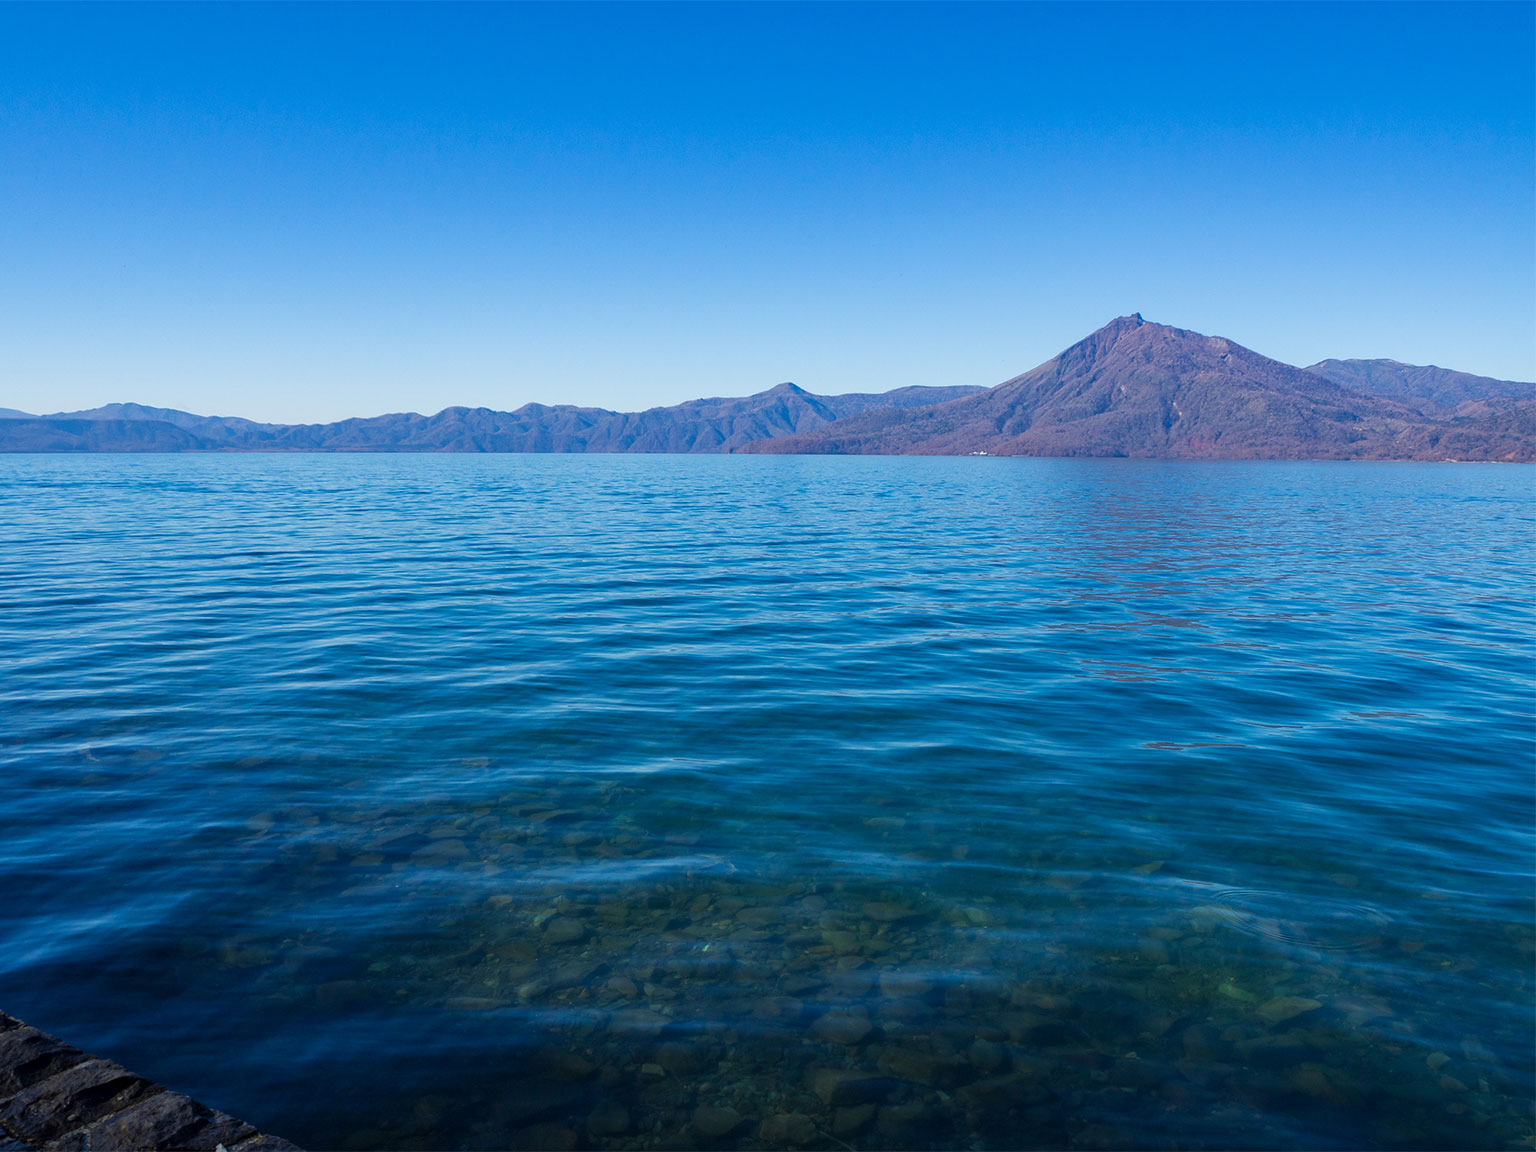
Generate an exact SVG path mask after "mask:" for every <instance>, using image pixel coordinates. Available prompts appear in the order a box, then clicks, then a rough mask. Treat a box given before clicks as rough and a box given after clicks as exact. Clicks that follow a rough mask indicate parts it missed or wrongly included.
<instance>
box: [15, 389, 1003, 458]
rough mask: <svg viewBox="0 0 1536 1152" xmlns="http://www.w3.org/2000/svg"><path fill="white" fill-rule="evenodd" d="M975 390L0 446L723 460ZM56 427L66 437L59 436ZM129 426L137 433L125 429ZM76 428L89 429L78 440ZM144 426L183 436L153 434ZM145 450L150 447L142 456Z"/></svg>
mask: <svg viewBox="0 0 1536 1152" xmlns="http://www.w3.org/2000/svg"><path fill="white" fill-rule="evenodd" d="M979 391H981V389H980V388H979V387H976V386H970V385H966V386H955V387H943V388H922V387H911V388H898V389H896V390H894V391H892V392H887V393H863V392H854V393H848V394H846V395H842V396H817V395H814V394H812V393H810V392H807V391H806V390H805V389H803V388H799V387H797V386H796V385H794V384H780V385H778V386H777V387H775V388H770V389H769V390H768V391H766V392H760V393H757V394H756V395H754V396H744V397H712V398H708V399H702V400H690V401H687V402H686V403H683V404H674V405H671V406H669V407H662V408H651V409H648V410H646V411H644V412H611V411H609V410H607V409H605V408H578V407H575V406H572V405H546V404H525V405H524V406H523V407H521V408H519V409H517V411H515V412H498V411H495V410H493V409H490V408H463V407H455V408H445V409H444V410H443V411H441V412H438V413H436V414H435V415H432V416H423V415H420V414H419V413H415V412H405V413H393V414H390V415H385V416H371V417H364V418H355V419H350V420H340V421H337V422H335V423H332V424H261V423H257V422H255V421H252V420H243V419H240V418H238V417H225V416H198V415H196V414H194V413H191V412H182V411H179V410H177V409H174V408H152V407H148V406H146V405H143V404H108V405H105V406H103V407H101V408H93V409H87V410H85V411H80V412H59V413H54V414H52V415H49V416H45V417H36V418H30V417H29V418H27V419H26V420H24V421H23V423H22V424H21V425H11V424H7V425H5V426H4V427H0V450H4V451H11V452H51V451H117V450H121V451H187V450H204V451H210V450H220V449H222V450H243V451H312V452H314V451H319V452H730V451H734V450H735V449H738V448H741V447H743V446H745V445H746V444H748V443H751V442H752V441H754V440H760V439H764V438H770V437H776V436H792V435H796V434H799V433H804V432H809V431H813V430H814V429H816V428H820V427H823V426H825V425H827V424H830V423H832V422H833V421H836V420H839V419H842V418H844V417H846V416H849V415H854V414H858V413H863V412H869V411H872V410H876V409H880V408H904V407H917V406H922V405H926V404H931V403H933V402H935V401H936V400H947V399H951V398H953V397H956V396H964V395H968V394H970V393H973V392H979ZM18 416H20V417H26V416H27V414H26V413H18ZM65 424H67V425H69V428H70V431H69V432H68V433H66V432H65V431H64V430H63V425H65ZM130 424H131V425H134V426H135V427H134V428H133V429H132V430H131V431H126V430H125V427H126V426H127V425H130ZM86 425H91V426H92V427H93V430H92V431H90V432H89V433H87V432H86V431H85V430H84V426H86ZM154 425H165V426H166V427H168V428H173V429H175V430H176V431H178V432H180V433H182V435H180V436H174V435H170V434H168V433H166V432H164V431H160V432H152V431H151V430H150V427H151V426H154ZM114 436H117V437H120V438H121V441H122V444H121V448H120V449H119V448H115V447H114V444H115V443H116V441H114ZM146 444H158V445H160V447H159V448H146V447H145V445H146ZM87 445H88V446H87Z"/></svg>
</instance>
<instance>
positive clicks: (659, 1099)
mask: <svg viewBox="0 0 1536 1152" xmlns="http://www.w3.org/2000/svg"><path fill="white" fill-rule="evenodd" d="M1530 475H1531V473H1530V470H1528V469H1491V468H1482V469H1479V468H1447V467H1434V466H1405V467H1372V466H1349V465H1294V464H1286V465H1265V464H1240V465H1209V466H1207V465H1187V464H1186V465H1164V464H1156V463H1151V462H1123V463H1116V462H1094V461H1083V462H1074V461H992V460H988V461H971V460H960V461H954V460H937V461H935V460H848V461H839V460H797V459H781V458H751V459H742V460H734V459H723V460H703V459H701V460H694V459H687V458H666V459H660V460H646V459H638V460H637V459H627V458H626V459H615V460H603V459H590V458H581V459H574V460H573V459H563V458H494V459H485V460H474V459H470V460H466V459H463V458H455V459H446V460H445V459H441V458H427V459H423V458H405V459H390V458H346V459H312V458H309V459H283V458H278V459H261V458H251V457H245V458H236V459H220V458H188V459H185V460H178V459H158V460H111V459H96V460H76V461H68V460H56V459H42V458H32V459H26V460H22V459H16V460H7V461H4V462H0V513H3V514H4V515H3V516H0V524H4V525H5V527H3V528H0V537H3V539H0V544H3V545H4V548H3V550H0V578H3V579H0V599H3V602H4V608H5V611H4V613H3V615H0V620H3V621H4V623H3V624H0V629H3V631H0V635H3V636H4V642H3V643H4V646H3V648H0V660H3V663H0V668H3V672H4V675H3V680H0V707H3V708H4V710H5V713H6V715H7V717H8V723H7V725H6V726H5V728H4V731H0V762H3V764H4V767H5V770H6V773H7V778H8V779H9V780H10V781H11V784H10V788H11V792H10V796H11V797H12V798H13V802H12V803H10V804H8V806H7V808H6V810H5V811H4V812H0V933H3V935H4V938H5V939H6V940H7V942H8V947H7V949H6V951H5V954H4V956H3V957H0V995H3V997H4V1001H3V1002H0V1007H4V1008H5V1009H7V1010H9V1011H12V1012H16V1013H19V1014H21V1015H23V1016H25V1017H27V1018H28V1019H29V1020H31V1021H33V1022H36V1023H38V1024H40V1025H42V1026H45V1027H48V1028H50V1029H52V1030H54V1031H57V1032H60V1033H62V1034H64V1035H66V1036H67V1037H68V1038H70V1039H71V1040H72V1041H75V1042H77V1043H80V1044H82V1045H84V1046H86V1047H91V1048H95V1049H97V1050H100V1051H103V1052H106V1053H108V1054H110V1055H112V1056H114V1057H116V1058H118V1059H120V1060H123V1061H125V1062H126V1063H128V1064H130V1065H131V1066H134V1067H135V1068H136V1069H138V1070H141V1071H143V1072H145V1073H146V1074H150V1075H154V1076H157V1077H160V1078H162V1079H165V1080H168V1081H170V1082H171V1083H173V1084H175V1086H176V1087H177V1088H179V1089H182V1090H185V1091H189V1092H191V1093H192V1094H194V1095H197V1096H199V1097H202V1098H204V1099H207V1100H208V1101H210V1102H212V1103H216V1104H217V1105H219V1106H220V1107H223V1108H226V1109H229V1110H232V1111H235V1112H237V1113H239V1114H242V1115H244V1116H246V1117H247V1118H249V1119H251V1120H252V1121H253V1122H256V1123H258V1124H259V1125H260V1126H261V1127H263V1128H264V1129H266V1130H269V1131H275V1132H278V1133H281V1134H283V1135H286V1136H289V1137H291V1138H293V1139H295V1140H298V1141H299V1142H301V1143H307V1144H309V1145H310V1146H313V1147H341V1148H371V1147H393V1148H423V1149H425V1148H450V1147H467V1148H500V1147H540V1148H543V1147H586V1148H602V1149H627V1148H653V1147H669V1148H670V1147H689V1146H693V1147H730V1148H743V1149H749V1148H770V1147H771V1148H781V1147H808V1148H845V1147H847V1148H885V1147H911V1148H919V1147H920V1148H930V1147H942V1148H951V1147H964V1148H1014V1147H1046V1148H1051V1147H1073V1148H1104V1147H1123V1146H1136V1147H1167V1148H1191V1147H1210V1148H1227V1147H1234V1146H1242V1147H1297V1148H1321V1147H1337V1148H1354V1147H1361V1146H1381V1147H1395V1148H1424V1147H1457V1148H1504V1147H1517V1146H1525V1147H1528V1146H1530V1144H1529V1140H1530V1137H1531V1104H1532V1098H1531V1097H1532V1094H1531V1080H1532V1072H1533V1069H1532V1045H1533V1024H1532V996H1531V987H1530V972H1531V966H1532V960H1533V954H1536V930H1533V922H1532V910H1531V906H1530V880H1531V876H1530V872H1531V869H1530V849H1531V840H1532V835H1531V826H1532V810H1533V804H1532V796H1531V786H1530V777H1529V768H1530V763H1531V752H1532V743H1531V735H1530V720H1531V716H1530V712H1531V700H1530V676H1529V671H1530V667H1529V663H1530V657H1531V654H1532V635H1533V629H1532V612H1531V608H1530V605H1529V603H1528V595H1527V593H1526V591H1525V590H1524V589H1523V586H1522V584H1521V578H1520V573H1521V571H1522V570H1523V569H1525V568H1528V564H1529V559H1530V556H1529V546H1528V538H1529V530H1530V511H1531V510H1530V504H1529V497H1528V487H1529V484H1528V481H1529V479H1530ZM1522 1142H1524V1143H1522Z"/></svg>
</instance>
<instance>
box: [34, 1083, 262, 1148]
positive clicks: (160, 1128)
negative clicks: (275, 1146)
mask: <svg viewBox="0 0 1536 1152" xmlns="http://www.w3.org/2000/svg"><path fill="white" fill-rule="evenodd" d="M254 1135H256V1129H254V1128H252V1127H251V1126H250V1125H249V1124H246V1123H243V1122H242V1121H239V1120H236V1119H235V1118H234V1117H233V1116H226V1115H225V1114H224V1113H222V1112H215V1111H214V1110H213V1109H212V1108H207V1107H205V1106H203V1105H202V1104H199V1103H198V1102H197V1101H195V1100H189V1099H188V1098H187V1097H185V1096H180V1095H177V1094H176V1093H174V1092H161V1093H159V1094H158V1095H155V1096H151V1097H149V1099H147V1100H143V1101H141V1102H140V1103H138V1104H135V1105H133V1106H132V1107H131V1108H128V1109H126V1110H125V1111H122V1112H118V1113H116V1114H115V1115H112V1116H108V1117H107V1118H105V1119H103V1120H101V1121H99V1122H97V1123H96V1124H93V1125H91V1126H90V1127H89V1128H81V1129H77V1130H76V1131H74V1132H70V1133H68V1134H66V1135H65V1136H63V1137H61V1138H59V1139H58V1140H55V1141H54V1142H53V1143H51V1144H50V1145H49V1150H50V1152H121V1150H122V1149H126V1148H133V1149H140V1148H152V1149H171V1148H174V1149H186V1150H190V1152H213V1149H215V1148H217V1147H218V1146H219V1145H220V1144H223V1145H224V1146H225V1147H226V1148H227V1147H229V1146H231V1145H233V1144H237V1143H239V1142H240V1141H241V1140H245V1139H248V1138H250V1137H252V1136H254Z"/></svg>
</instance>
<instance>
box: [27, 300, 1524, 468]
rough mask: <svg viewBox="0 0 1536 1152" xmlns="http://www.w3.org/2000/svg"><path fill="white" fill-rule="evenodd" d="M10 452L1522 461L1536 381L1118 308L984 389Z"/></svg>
mask: <svg viewBox="0 0 1536 1152" xmlns="http://www.w3.org/2000/svg"><path fill="white" fill-rule="evenodd" d="M0 451H6V452H185V451H211V452H219V451H224V452H230V451H266V452H690V453H698V452H717V453H723V452H775V453H850V454H870V455H875V454H912V455H967V454H987V455H995V456H1145V457H1166V458H1180V459H1197V458H1230V459H1340V460H1356V459H1358V460H1385V459H1396V460H1443V459H1459V460H1527V461H1528V460H1533V459H1536V385H1531V384H1521V383H1517V382H1514V381H1507V380H1491V379H1489V378H1487V377H1483V376H1472V375H1469V374H1467V373H1464V372H1452V371H1450V370H1448V369H1444V368H1433V367H1427V368H1426V367H1418V366H1415V365H1410V364H1399V363H1397V362H1396V361H1395V360H1324V361H1322V362H1321V363H1319V364H1314V365H1313V366H1312V367H1311V368H1297V367H1294V366H1293V365H1290V364H1283V363H1281V362H1280V361H1278V360H1271V359H1270V358H1269V357H1267V356H1262V355H1260V354H1259V353H1257V352H1254V351H1251V350H1250V349H1247V348H1244V347H1242V346H1241V345H1239V344H1234V343H1232V341H1230V340H1226V339H1223V338H1222V337H1220V336H1204V335H1202V334H1200V333H1198V332H1190V331H1187V330H1185V329H1183V328H1172V327H1169V326H1167V325H1164V324H1154V323H1150V322H1148V321H1146V320H1144V319H1143V318H1142V317H1141V316H1140V315H1139V314H1138V315H1135V316H1122V317H1120V318H1119V319H1117V320H1113V321H1111V322H1110V323H1109V324H1106V325H1105V326H1104V327H1103V328H1100V329H1099V330H1098V331H1097V332H1094V333H1092V334H1091V335H1089V336H1088V337H1086V338H1085V339H1083V340H1080V341H1078V342H1077V343H1076V344H1073V345H1072V346H1071V347H1070V348H1067V349H1066V350H1065V351H1063V352H1062V353H1061V354H1060V355H1059V356H1055V357H1053V358H1052V359H1050V360H1047V361H1046V362H1045V363H1044V364H1041V365H1040V366H1039V367H1037V368H1034V369H1031V370H1030V371H1028V372H1026V373H1024V374H1023V375H1022V376H1015V377H1014V378H1013V379H1011V380H1006V381H1004V382H1003V383H1002V384H999V385H997V387H995V388H987V389H983V388H979V387H975V386H970V385H959V386H953V387H942V388H898V389H896V390H894V391H891V392H881V393H865V392H856V393H849V394H846V395H842V396H818V395H815V394H814V393H811V392H807V391H805V389H803V388H798V387H796V386H795V385H793V384H780V385H778V386H777V387H774V388H770V389H768V390H767V391H766V392H759V393H757V394H755V395H752V396H741V397H711V398H708V399H703V400H690V401H688V402H686V403H683V404H674V405H671V406H669V407H663V408H650V409H647V410H646V411H644V412H611V411H609V410H608V409H605V408H579V407H575V406H572V405H553V406H551V405H546V404H525V405H524V406H523V407H521V408H519V409H517V410H516V411H515V412H498V411H495V410H493V409H490V408H445V409H443V410H442V411H441V412H438V413H437V414H436V415H433V416H422V415H419V414H418V413H415V412H406V413H394V414H391V415H386V416H372V417H366V418H356V419H351V420H340V421H337V422H335V423H332V424H260V423H257V422H255V421H251V420H242V419H239V418H238V417H224V416H197V415H194V414H192V413H190V412H181V411H178V410H176V409H172V408H149V407H146V406H144V405H141V404H109V405H106V406H105V407H102V408H95V409H91V410H89V411H85V412H60V413H54V414H53V415H49V416H29V415H27V414H26V413H21V412H15V411H14V410H12V409H0Z"/></svg>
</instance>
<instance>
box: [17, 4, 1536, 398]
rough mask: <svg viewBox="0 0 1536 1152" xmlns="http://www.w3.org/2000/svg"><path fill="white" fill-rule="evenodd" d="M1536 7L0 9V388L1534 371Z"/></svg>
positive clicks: (611, 389) (260, 390)
mask: <svg viewBox="0 0 1536 1152" xmlns="http://www.w3.org/2000/svg"><path fill="white" fill-rule="evenodd" d="M1533 70H1536V6H1533V5H1532V4H1529V3H1507V4H1493V5H1487V6H1482V5H1478V4H1472V3H1455V4H1449V5H1445V6H1441V5H1436V4H1427V3H1426V4H1408V5H1402V6H1397V5H1392V4H1385V3H1370V4H1361V5H1336V4H1321V3H1313V4H1301V5H1277V6H1271V5H1266V4H1246V3H1245V4H1236V3H1234V4H1197V5H1187V6H1186V5H1171V6H1165V5H1159V4H1151V3H1147V4H1131V5H1125V6H1121V5H1115V4H1086V3H1085V4H1068V5H1048V6H1033V5H1020V6H1012V5H1002V4H987V5H979V6H969V5H963V4H956V3H950V4H942V5H937V6H926V5H920V4H909V5H897V6H884V5H879V4H853V5H839V6H821V5H815V4H774V5H762V6H755V5H742V6H730V5H724V4H689V5H661V6H648V5H639V4H622V5H619V6H605V5H598V4H582V5H571V6H547V7H546V6H539V5H514V6H493V5H487V4H474V5H468V6H462V7H461V6H452V5H445V4H430V5H426V6H409V5H391V6H377V7H376V6H370V5H364V4H344V5H339V6H326V5H314V4H290V5H274V6H242V5H235V6H222V5H221V6H213V5H202V4H175V5H171V6H166V7H142V6H129V5H107V6H99V7H98V6H85V5H75V4H61V5H45V6H38V7H32V6H22V5H15V4H4V5H0V406H8V407H16V408H22V409H26V410H29V411H54V410H60V409H69V408H78V407H83V406H89V405H94V404H99V403H104V402H108V401H112V400H138V401H140V402H143V403H150V404H162V405H168V406H172V407H179V408H187V409H191V410H193V411H199V412H214V413H220V414H234V415H246V416H251V417H255V418H258V419H269V420H321V419H333V418H337V417H341V416H345V415H361V414H373V413H378V412H385V411H400V410H410V409H414V410H417V411H423V412H433V411H436V410H438V409H440V408H442V407H444V406H446V405H449V404H484V405H489V406H492V407H497V408H512V407H516V406H517V405H519V404H522V403H524V402H526V401H529V400H541V401H546V402H552V403H560V402H564V403H583V404H597V405H603V406H607V407H622V408H638V407H645V406H648V405H652V404H662V403H672V402H675V401H679V400H683V399H686V398H689V397H694V396H701V395H738V394H744V393H748V392H754V391H759V390H761V389H764V388H767V387H770V386H771V385H773V384H775V383H777V382H779V381H781V380H793V381H795V382H796V383H798V384H800V385H802V386H803V387H806V388H810V389H812V390H813V391H821V392H842V391H855V390H880V389H885V388H893V387H899V386H902V385H907V384H959V383H966V384H993V383H996V382H998V381H1000V380H1002V379H1004V378H1006V377H1008V376H1011V375H1013V374H1015V373H1018V372H1021V371H1024V370H1025V369H1028V368H1030V367H1032V366H1034V365H1035V364H1037V363H1039V362H1040V361H1042V360H1044V359H1046V358H1048V357H1049V356H1052V355H1054V354H1055V353H1056V352H1057V351H1059V350H1060V349H1061V348H1062V347H1064V346H1065V345H1067V344H1069V343H1071V342H1073V341H1074V340H1076V339H1078V338H1079V337H1081V336H1083V335H1085V334H1086V333H1087V332H1089V331H1091V330H1092V329H1094V328H1096V327H1098V326H1099V325H1101V324H1103V323H1104V322H1106V321H1107V320H1109V319H1110V318H1111V317H1113V316H1116V315H1119V314H1123V313H1127V312H1132V311H1140V312H1142V313H1144V314H1145V315H1146V316H1147V317H1148V318H1149V319H1153V320H1158V321H1162V322H1165V323H1171V324H1177V325H1179V326H1181V327H1187V328H1194V329H1197V330H1200V331H1204V332H1210V333H1216V334H1220V335H1224V336H1228V337H1230V338H1232V339H1235V340H1237V341H1239V342H1240V343H1243V344H1247V345H1248V346H1250V347H1253V348H1255V349H1257V350H1259V351H1261V352H1264V353H1266V354H1268V355H1272V356H1276V357H1278V358H1280V359H1284V360H1288V361H1291V362H1293V363H1303V364H1305V363H1310V362H1312V361H1314V360H1317V359H1321V358H1322V357H1325V356H1340V357H1347V356H1391V357H1395V358H1397V359H1400V360H1406V361H1410V362H1415V363H1436V364H1441V365H1444V366H1447V367H1455V368H1462V369H1465V370H1468V371H1474V372H1480V373H1484V374H1488V375H1494V376H1501V377H1506V378H1520V379H1527V380H1529V379H1533V378H1536V319H1533V317H1536V75H1533Z"/></svg>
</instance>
